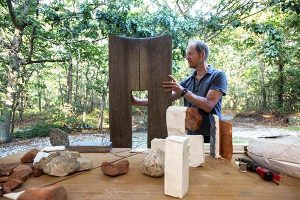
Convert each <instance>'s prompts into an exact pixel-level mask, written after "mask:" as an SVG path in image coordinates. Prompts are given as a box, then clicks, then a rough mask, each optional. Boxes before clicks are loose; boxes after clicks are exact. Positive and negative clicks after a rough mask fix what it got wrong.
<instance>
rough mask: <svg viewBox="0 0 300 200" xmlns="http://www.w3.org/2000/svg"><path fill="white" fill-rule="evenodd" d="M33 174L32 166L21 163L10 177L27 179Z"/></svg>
mask: <svg viewBox="0 0 300 200" xmlns="http://www.w3.org/2000/svg"><path fill="white" fill-rule="evenodd" d="M31 174H32V169H31V167H29V166H27V165H19V166H18V167H16V168H15V169H14V170H13V173H12V174H11V175H10V178H12V179H20V180H21V181H26V180H27V179H28V178H29V176H30V175H31Z"/></svg>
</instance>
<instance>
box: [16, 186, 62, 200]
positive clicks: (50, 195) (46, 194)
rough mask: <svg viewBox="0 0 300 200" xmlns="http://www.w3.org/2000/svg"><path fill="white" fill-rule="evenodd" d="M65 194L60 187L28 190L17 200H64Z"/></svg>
mask: <svg viewBox="0 0 300 200" xmlns="http://www.w3.org/2000/svg"><path fill="white" fill-rule="evenodd" d="M66 199H67V192H66V189H65V188H64V187H62V186H49V187H43V188H29V189H27V190H25V192H23V193H22V194H21V195H20V196H19V197H18V198H17V200H66Z"/></svg>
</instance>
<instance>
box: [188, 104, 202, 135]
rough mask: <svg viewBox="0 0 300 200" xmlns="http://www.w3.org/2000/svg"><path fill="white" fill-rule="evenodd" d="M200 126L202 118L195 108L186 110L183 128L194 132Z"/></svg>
mask: <svg viewBox="0 0 300 200" xmlns="http://www.w3.org/2000/svg"><path fill="white" fill-rule="evenodd" d="M201 125H202V116H201V115H200V114H199V112H198V110H197V108H187V109H186V117H185V128H187V129H189V130H192V131H195V130H197V129H199V128H200V126H201Z"/></svg>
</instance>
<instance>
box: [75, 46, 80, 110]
mask: <svg viewBox="0 0 300 200" xmlns="http://www.w3.org/2000/svg"><path fill="white" fill-rule="evenodd" d="M79 63H80V51H79V50H78V58H77V63H76V79H75V96H74V101H75V102H74V103H75V113H76V114H77V113H78V112H77V110H78V79H79V75H78V68H79Z"/></svg>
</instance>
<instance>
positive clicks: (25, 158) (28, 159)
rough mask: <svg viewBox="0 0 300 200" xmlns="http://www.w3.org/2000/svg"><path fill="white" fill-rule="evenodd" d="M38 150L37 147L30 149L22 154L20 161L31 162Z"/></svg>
mask: <svg viewBox="0 0 300 200" xmlns="http://www.w3.org/2000/svg"><path fill="white" fill-rule="evenodd" d="M38 152H39V150H38V149H31V150H30V151H28V152H27V153H25V154H24V156H23V157H22V158H21V162H23V163H33V160H34V158H35V156H36V154H37V153H38Z"/></svg>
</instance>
